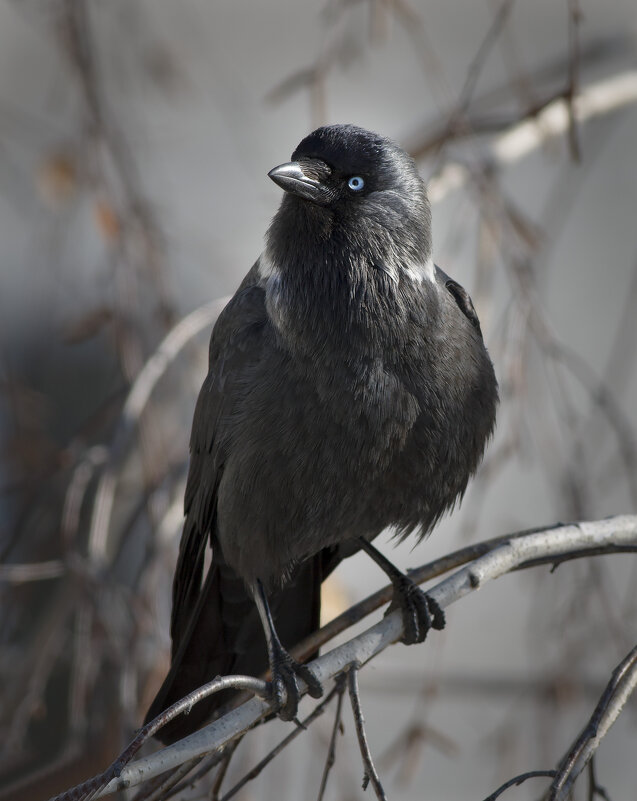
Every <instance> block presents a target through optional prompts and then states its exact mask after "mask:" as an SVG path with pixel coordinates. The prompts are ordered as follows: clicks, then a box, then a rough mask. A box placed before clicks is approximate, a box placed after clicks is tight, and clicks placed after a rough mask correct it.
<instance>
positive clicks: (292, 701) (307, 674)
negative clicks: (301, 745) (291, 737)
mask: <svg viewBox="0 0 637 801" xmlns="http://www.w3.org/2000/svg"><path fill="white" fill-rule="evenodd" d="M297 677H298V678H300V679H302V680H303V681H304V682H305V683H306V685H307V689H308V692H309V694H310V695H311V696H312V697H313V698H320V697H321V696H322V695H323V687H322V686H321V684H320V682H319V681H318V679H317V678H316V676H314V674H313V673H312V671H311V670H310V669H309V668H308V667H307V665H302V664H300V663H299V662H297V661H296V659H293V658H292V657H291V656H290V655H289V654H288V652H287V651H285V650H283V649H281V650H280V651H278V652H277V654H276V656H275V659H273V664H272V681H271V682H270V685H271V688H272V703H273V704H274V705H275V706H276V708H277V711H278V715H279V717H280V718H281V720H284V721H290V720H294V718H295V717H296V715H297V711H298V707H299V701H300V699H301V693H300V691H299V684H298V681H297Z"/></svg>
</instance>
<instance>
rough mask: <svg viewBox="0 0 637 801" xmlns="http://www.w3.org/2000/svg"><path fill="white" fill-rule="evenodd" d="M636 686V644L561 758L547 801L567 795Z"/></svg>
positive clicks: (614, 673) (553, 800)
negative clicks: (577, 735)
mask: <svg viewBox="0 0 637 801" xmlns="http://www.w3.org/2000/svg"><path fill="white" fill-rule="evenodd" d="M636 686H637V645H636V646H635V647H634V648H633V649H632V650H631V651H630V653H629V654H628V655H627V656H626V657H625V658H624V659H622V661H621V662H620V663H619V665H618V666H617V667H616V668H615V670H614V671H613V673H612V676H611V679H610V681H609V682H608V684H607V685H606V689H605V690H604V692H603V694H602V697H601V698H600V699H599V702H598V704H597V706H596V707H595V711H594V712H593V714H592V715H591V717H590V720H589V721H588V723H587V724H586V726H585V727H584V729H583V730H582V732H581V733H580V735H579V737H578V738H577V739H576V740H575V742H574V743H573V745H572V747H571V748H570V750H569V751H568V753H567V754H566V756H565V757H564V759H563V760H562V761H561V763H560V765H559V768H558V772H557V775H556V776H555V779H554V780H553V782H552V784H551V789H550V790H549V793H548V796H547V801H558V799H563V798H566V796H567V794H568V792H569V791H570V788H571V787H572V785H573V783H574V781H575V779H576V778H577V776H578V775H579V774H580V773H581V771H582V770H583V769H584V767H585V766H586V764H587V762H588V761H589V760H590V759H591V757H592V756H593V754H594V753H595V751H596V750H597V748H598V747H599V744H600V742H601V740H602V738H603V737H604V735H605V734H606V733H607V732H608V730H609V729H610V727H611V726H612V725H613V723H614V722H615V720H616V719H617V716H618V715H619V713H620V712H621V710H622V709H623V707H624V705H625V703H626V701H627V700H628V698H629V696H630V695H631V693H632V692H633V690H634V689H635V687H636Z"/></svg>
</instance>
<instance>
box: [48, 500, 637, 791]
mask: <svg viewBox="0 0 637 801" xmlns="http://www.w3.org/2000/svg"><path fill="white" fill-rule="evenodd" d="M635 547H637V516H630V515H626V516H620V517H614V518H609V519H606V520H599V521H594V522H581V523H576V524H571V525H558V526H555V527H553V528H551V529H549V530H545V531H541V532H534V533H523V534H519V535H513V536H511V537H510V538H508V539H506V540H505V541H503V542H500V543H498V544H497V545H496V546H495V547H494V548H493V549H492V550H490V551H489V552H487V553H485V554H483V555H482V556H479V557H478V558H476V559H474V560H473V561H472V562H471V563H470V564H468V565H467V566H465V567H463V568H461V569H460V570H458V571H457V572H456V573H454V574H453V575H451V576H450V577H449V578H447V579H445V580H444V581H442V582H440V583H439V584H438V585H436V586H435V587H433V588H432V589H430V590H428V593H429V594H430V595H431V596H432V597H433V598H434V599H435V600H436V601H437V602H438V603H439V604H440V606H441V607H443V608H444V607H447V606H449V605H450V604H451V603H453V602H455V601H457V600H460V599H461V598H463V597H464V596H465V595H468V594H469V593H471V592H473V591H475V590H477V589H479V588H481V587H482V586H484V585H485V584H486V583H487V582H489V581H490V580H493V579H496V578H498V577H500V576H503V575H505V574H506V573H509V572H511V571H513V570H516V569H522V568H525V567H526V566H529V565H535V564H537V563H538V560H542V561H546V562H553V563H559V562H560V561H561V560H564V559H566V558H568V557H570V556H572V555H573V554H578V555H580V556H582V557H584V556H587V555H589V554H590V553H595V554H597V553H602V552H604V549H606V548H609V549H611V550H613V549H620V548H635ZM412 577H413V574H412ZM401 633H402V618H401V614H400V612H399V611H394V612H392V613H391V614H388V615H387V616H386V617H384V618H383V620H381V621H380V622H379V623H377V624H376V625H375V626H373V627H371V628H370V629H368V630H367V631H365V632H363V633H362V634H360V635H358V636H357V637H354V638H353V639H351V640H349V641H348V642H346V643H344V644H343V645H341V646H339V647H337V648H335V649H334V650H332V651H330V652H329V653H327V654H325V655H323V656H321V657H319V658H318V659H316V660H315V661H313V662H312V663H310V664H311V668H312V671H313V672H314V674H315V675H316V677H317V678H318V679H319V681H321V683H323V684H324V685H325V683H326V682H327V681H328V680H330V679H331V678H334V677H335V676H337V675H339V674H340V673H342V672H343V671H344V670H345V669H347V668H348V667H349V666H350V665H351V664H352V663H358V664H360V665H364V664H365V663H367V662H368V661H369V660H371V659H372V658H373V657H375V656H376V655H377V654H378V653H380V652H381V651H383V650H384V649H385V648H387V647H388V646H389V645H390V644H391V643H393V642H395V641H396V640H397V639H399V638H400V636H401ZM190 703H191V702H190ZM270 712H271V708H270V705H269V704H268V703H267V702H266V701H263V700H261V699H258V698H253V699H251V700H249V701H247V702H246V703H244V704H242V705H241V706H240V707H238V708H237V709H234V710H232V711H231V712H229V713H228V714H227V715H225V716H224V717H223V718H221V719H220V720H218V721H216V722H214V723H212V724H210V725H209V726H206V727H205V728H204V729H202V730H200V731H198V732H196V733H194V734H191V735H190V736H188V737H186V738H184V739H183V740H180V741H179V742H178V743H175V744H174V745H172V746H169V747H167V748H165V749H163V750H161V751H159V752H157V753H155V754H152V755H150V756H148V757H145V758H143V759H141V760H139V761H138V762H135V763H133V764H130V765H127V766H126V767H123V768H121V771H120V773H119V775H118V776H117V777H116V778H113V779H112V780H111V781H110V782H109V783H108V784H107V785H106V786H105V787H104V788H103V789H101V790H100V791H99V792H97V793H95V794H94V795H92V796H91V797H95V798H97V797H101V796H103V795H108V794H109V793H112V792H115V791H116V790H119V789H123V788H125V787H130V786H134V785H136V784H139V783H140V782H142V781H146V780H147V779H149V778H151V777H153V776H157V775H159V774H161V773H164V772H165V771H167V770H171V769H174V768H176V767H178V766H179V765H181V764H183V763H184V762H186V761H188V760H191V759H194V758H196V757H198V756H201V755H202V754H206V753H211V752H214V751H216V750H218V749H219V748H223V747H224V745H226V744H227V743H228V742H230V741H231V740H233V739H234V738H236V737H237V736H239V735H240V734H242V733H244V732H246V731H248V729H250V728H251V727H252V726H254V724H255V723H256V722H257V721H259V720H261V719H262V718H263V717H264V716H265V715H267V714H269V713H270ZM150 725H154V724H150ZM146 736H147V735H146ZM118 762H119V765H121V758H120V760H118ZM118 762H116V763H115V765H114V766H117V767H118V769H119V765H118ZM88 784H89V783H87V785H88ZM94 787H95V785H94V784H93V786H92V788H91V793H94ZM71 798H73V799H74V801H79V799H81V798H86V796H85V795H81V794H77V793H75V791H73V790H70V791H68V793H66V794H61V795H60V796H57V797H56V801H70V799H71Z"/></svg>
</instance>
